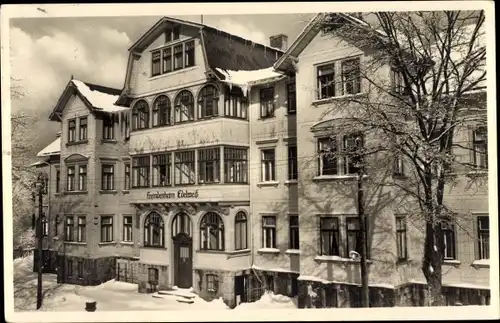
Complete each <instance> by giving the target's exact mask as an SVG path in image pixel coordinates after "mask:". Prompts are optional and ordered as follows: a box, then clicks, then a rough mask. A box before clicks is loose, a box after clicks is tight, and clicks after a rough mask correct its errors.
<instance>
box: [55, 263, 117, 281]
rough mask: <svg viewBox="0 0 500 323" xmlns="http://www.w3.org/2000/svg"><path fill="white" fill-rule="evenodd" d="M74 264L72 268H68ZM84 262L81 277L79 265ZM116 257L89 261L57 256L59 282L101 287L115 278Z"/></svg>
mask: <svg viewBox="0 0 500 323" xmlns="http://www.w3.org/2000/svg"><path fill="white" fill-rule="evenodd" d="M69 261H71V262H72V264H71V265H72V268H71V270H70V268H69V267H68V265H69V264H70V263H69ZM79 262H82V263H83V267H82V269H83V270H82V272H81V274H82V275H81V276H79V275H78V274H79V273H78V263H79ZM115 263H116V259H115V258H114V257H105V258H97V259H87V258H82V257H74V256H57V281H58V282H59V283H67V284H75V285H84V286H86V285H92V286H95V285H99V284H102V283H105V282H107V281H108V280H111V279H114V278H115Z"/></svg>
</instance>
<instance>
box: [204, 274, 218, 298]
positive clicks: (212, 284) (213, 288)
mask: <svg viewBox="0 0 500 323" xmlns="http://www.w3.org/2000/svg"><path fill="white" fill-rule="evenodd" d="M218 290H219V277H218V276H217V275H214V274H208V275H207V291H209V292H211V293H217V292H218Z"/></svg>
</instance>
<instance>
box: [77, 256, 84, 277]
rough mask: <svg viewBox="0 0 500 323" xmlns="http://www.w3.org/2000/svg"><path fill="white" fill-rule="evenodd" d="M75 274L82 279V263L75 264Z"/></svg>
mask: <svg viewBox="0 0 500 323" xmlns="http://www.w3.org/2000/svg"><path fill="white" fill-rule="evenodd" d="M76 274H77V277H78V278H80V279H82V278H83V261H81V260H79V261H78V262H77V266H76Z"/></svg>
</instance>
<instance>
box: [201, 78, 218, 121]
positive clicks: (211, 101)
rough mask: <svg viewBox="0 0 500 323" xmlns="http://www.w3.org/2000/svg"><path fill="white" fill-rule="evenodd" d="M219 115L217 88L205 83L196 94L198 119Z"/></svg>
mask: <svg viewBox="0 0 500 323" xmlns="http://www.w3.org/2000/svg"><path fill="white" fill-rule="evenodd" d="M218 115H219V90H218V89H217V88H216V87H215V86H213V85H207V86H205V87H204V88H203V89H201V91H200V94H198V116H199V118H200V119H203V118H210V117H215V116H218Z"/></svg>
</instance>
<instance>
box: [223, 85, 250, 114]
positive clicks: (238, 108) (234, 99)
mask: <svg viewBox="0 0 500 323" xmlns="http://www.w3.org/2000/svg"><path fill="white" fill-rule="evenodd" d="M225 94H226V95H225V96H224V115H225V116H226V117H231V118H239V119H247V108H248V106H247V101H246V98H245V96H244V95H243V91H242V90H241V89H240V88H239V87H236V86H233V87H231V88H229V87H226V89H225Z"/></svg>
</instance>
